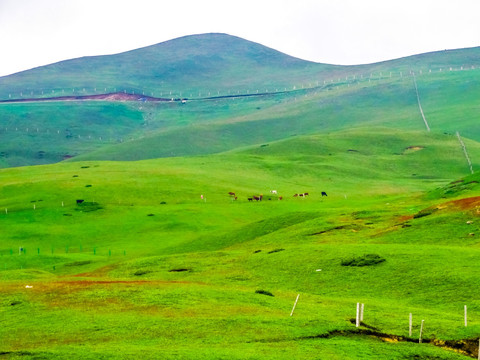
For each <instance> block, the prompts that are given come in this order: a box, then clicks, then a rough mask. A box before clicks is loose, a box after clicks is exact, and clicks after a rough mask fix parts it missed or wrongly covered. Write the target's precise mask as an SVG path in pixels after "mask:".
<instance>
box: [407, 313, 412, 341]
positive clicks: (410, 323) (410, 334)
mask: <svg viewBox="0 0 480 360" xmlns="http://www.w3.org/2000/svg"><path fill="white" fill-rule="evenodd" d="M412 325H413V318H412V313H410V316H409V317H408V336H410V337H411V336H412Z"/></svg>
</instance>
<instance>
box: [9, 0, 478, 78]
mask: <svg viewBox="0 0 480 360" xmlns="http://www.w3.org/2000/svg"><path fill="white" fill-rule="evenodd" d="M479 16H480V0H456V1H446V0H415V1H413V0H401V1H397V0H271V1H270V0H265V1H263V0H237V1H228V0H183V1H174V0H169V1H165V0H157V1H155V0H126V1H125V0H0V76H3V75H7V74H11V73H14V72H18V71H22V70H26V69H30V68H33V67H37V66H41V65H46V64H50V63H54V62H57V61H61V60H66V59H71V58H76V57H81V56H88V55H105V54H114V53H119V52H123V51H127V50H133V49H137V48H140V47H144V46H148V45H152V44H156V43H159V42H163V41H166V40H170V39H173V38H177V37H180V36H184V35H191V34H200V33H208V32H222V33H227V34H230V35H235V36H239V37H242V38H245V39H247V40H251V41H255V42H258V43H261V44H263V45H266V46H269V47H271V48H274V49H276V50H279V51H282V52H284V53H287V54H289V55H293V56H296V57H299V58H302V59H306V60H311V61H316V62H322V63H330V64H342V65H351V64H365V63H372V62H378V61H382V60H389V59H395V58H399V57H403V56H408V55H413V54H418V53H423V52H429V51H434V50H443V49H456V48H463V47H473V46H480V20H479Z"/></svg>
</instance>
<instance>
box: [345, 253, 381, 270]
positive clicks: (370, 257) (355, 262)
mask: <svg viewBox="0 0 480 360" xmlns="http://www.w3.org/2000/svg"><path fill="white" fill-rule="evenodd" d="M384 261H385V258H383V257H381V256H380V255H377V254H365V255H362V256H359V257H353V258H350V259H344V260H342V261H341V265H342V266H359V267H361V266H372V265H378V264H380V263H382V262H384Z"/></svg>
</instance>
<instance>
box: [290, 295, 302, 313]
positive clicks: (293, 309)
mask: <svg viewBox="0 0 480 360" xmlns="http://www.w3.org/2000/svg"><path fill="white" fill-rule="evenodd" d="M299 296H300V294H298V295H297V299H296V300H295V304H293V308H292V312H291V313H290V316H292V315H293V312H294V311H295V307H296V306H297V302H298V298H299Z"/></svg>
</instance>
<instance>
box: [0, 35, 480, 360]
mask: <svg viewBox="0 0 480 360" xmlns="http://www.w3.org/2000/svg"><path fill="white" fill-rule="evenodd" d="M479 51H480V50H479V48H474V49H463V50H455V51H445V52H437V53H431V54H422V55H418V56H413V57H409V58H405V59H397V60H392V61H388V62H383V63H378V64H371V65H362V66H348V67H345V66H332V65H326V64H315V63H311V62H305V61H303V60H300V59H296V58H293V57H290V56H287V55H284V54H281V53H279V52H277V51H275V50H272V49H268V48H265V47H263V46H261V45H259V44H255V43H252V42H248V41H245V40H242V39H239V38H236V37H231V36H228V35H224V34H206V35H197V36H190V37H185V38H180V39H176V40H172V41H169V42H166V43H162V44H157V45H154V46H151V47H147V48H144V49H139V50H134V51H131V52H127V53H123V54H117V55H111V56H101V57H93V58H81V59H74V60H69V61H65V62H61V63H57V64H52V65H50V66H46V67H42V68H37V69H33V70H30V71H26V72H22V73H19V74H14V75H11V76H8V77H3V78H0V100H6V101H3V102H0V122H1V126H0V167H2V169H0V228H1V229H2V233H1V239H0V319H1V320H0V322H1V324H2V326H0V340H1V341H0V358H7V359H40V358H42V359H65V358H72V356H74V357H75V358H78V359H99V358H111V359H137V358H143V359H159V358H161V359H225V358H228V359H258V358H268V359H289V360H290V359H312V358H320V359H341V360H344V359H368V360H370V359H398V360H400V359H402V360H405V359H436V360H438V359H455V360H460V359H466V358H477V357H478V344H479V336H480V300H479V298H478V288H479V286H480V280H479V279H480V277H479V274H480V265H479V262H478V258H479V256H480V250H479V249H480V247H479V245H480V242H479V241H478V236H479V235H478V234H480V222H479V221H480V220H479V215H480V185H479V183H480V176H479V175H478V172H477V171H478V169H479V168H480V127H479V125H478V124H479V121H478V117H479V116H480V114H479V106H478V103H477V98H478V96H477V95H478V94H479V93H480V88H479V86H480V85H479V84H480V81H479V80H480V69H479V68H478V67H479V66H480V64H479V63H478V60H477V59H478V58H479V57H478V55H479ZM69 89H70V90H69ZM83 89H85V90H83ZM257 90H258V92H257ZM42 91H43V93H42ZM170 91H171V94H170ZM20 92H21V95H20ZM133 92H135V94H136V95H139V96H140V97H137V98H135V99H134V100H133V101H132V98H130V99H126V98H125V96H126V95H127V94H131V95H133V94H132V93H133ZM103 93H108V94H106V95H104V96H102V97H101V98H97V99H92V98H91V99H83V100H82V99H79V98H76V99H68V100H67V101H65V99H64V100H61V101H60V100H59V99H54V97H55V96H57V95H64V96H70V95H71V96H82V95H95V94H97V95H98V94H103ZM140 94H141V95H140ZM17 95H20V98H19V100H21V101H19V102H15V101H14V100H15V99H16V97H17ZM147 95H148V96H154V97H157V98H160V97H161V98H162V101H159V100H158V99H149V98H147ZM27 97H28V98H30V99H27ZM51 97H53V99H48V100H47V98H51ZM35 98H42V99H44V100H45V101H35V100H36V99H35ZM172 98H173V100H172ZM122 99H123V100H122ZM26 100H28V101H26ZM157 100H158V101H157ZM181 100H184V101H181ZM420 109H421V110H422V111H423V114H424V116H425V120H424V119H423V118H422V115H421V110H420ZM427 124H428V128H429V129H430V131H428V129H427ZM467 157H468V159H467ZM472 170H473V171H474V173H473V174H472V173H471V172H472ZM260 199H261V200H260ZM297 300H298V301H297ZM294 304H295V305H294ZM357 304H358V305H357ZM359 304H364V310H365V312H364V317H363V319H362V320H360V314H359V315H358V320H357V314H356V309H357V308H358V309H360V305H359ZM467 308H468V313H467V314H466V313H465V311H466V310H465V309H467ZM410 314H411V316H412V326H411V328H409V317H410ZM467 322H468V324H467ZM420 338H422V340H421V341H420ZM72 354H73V355H72Z"/></svg>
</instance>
